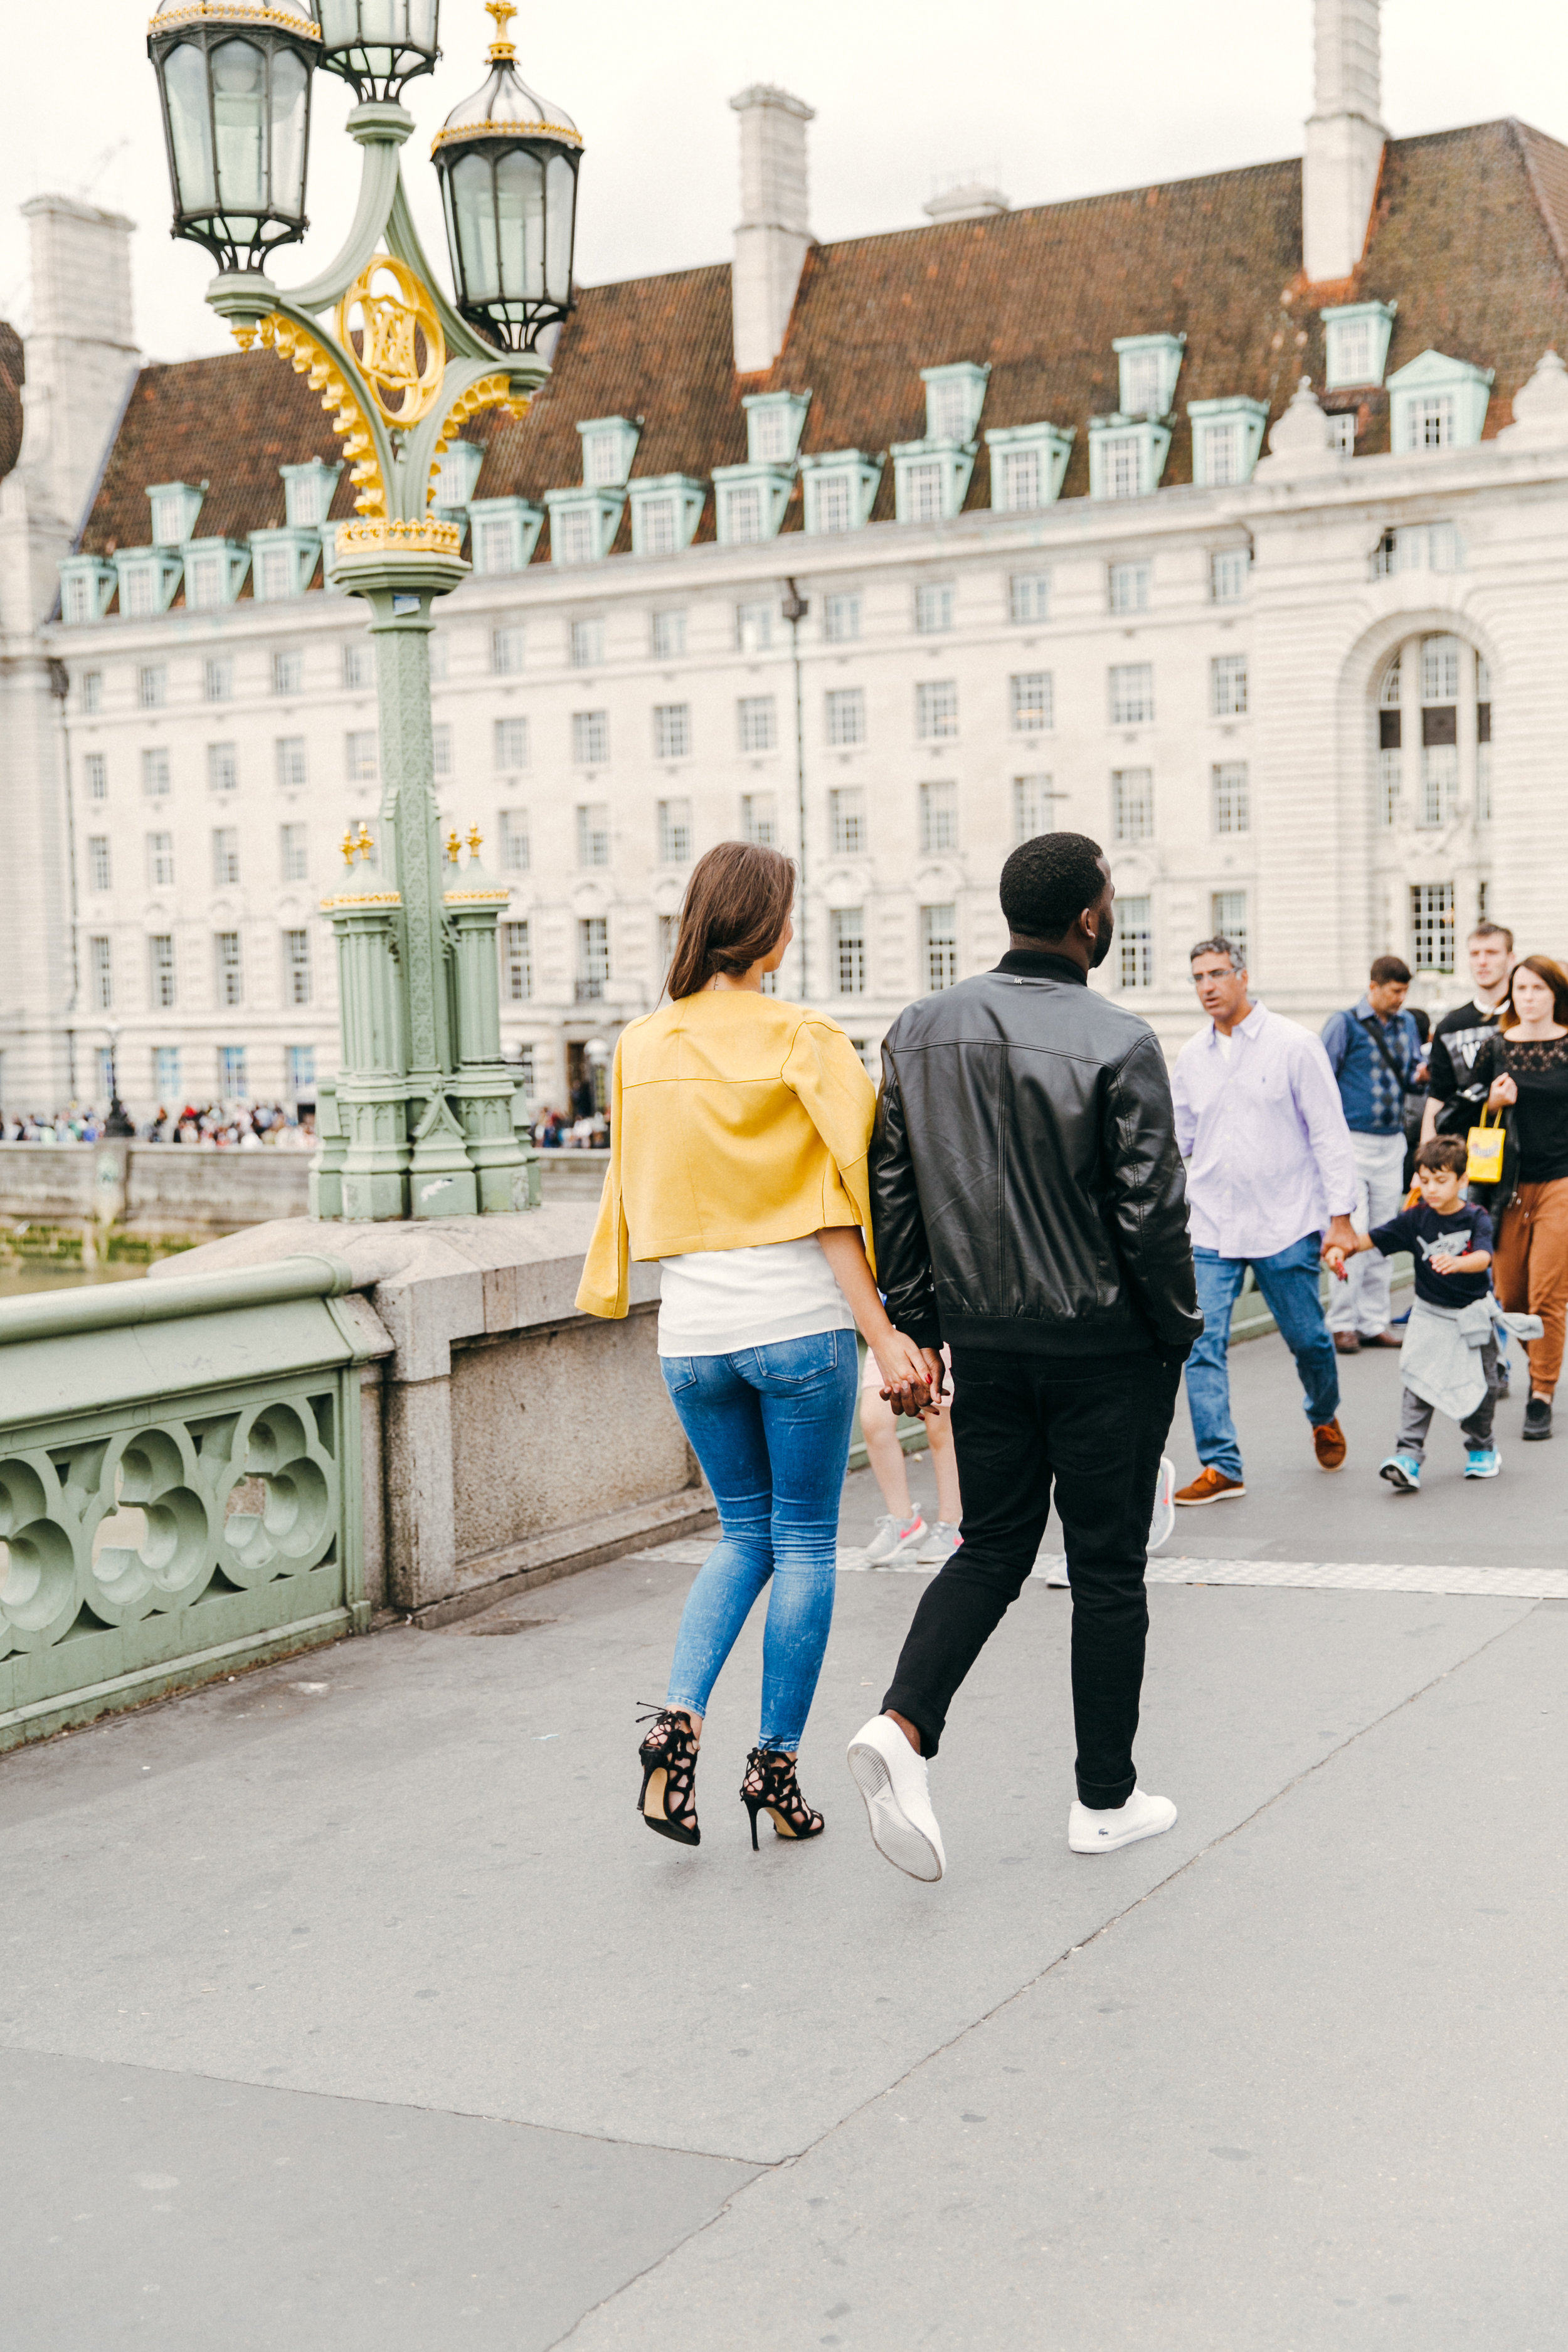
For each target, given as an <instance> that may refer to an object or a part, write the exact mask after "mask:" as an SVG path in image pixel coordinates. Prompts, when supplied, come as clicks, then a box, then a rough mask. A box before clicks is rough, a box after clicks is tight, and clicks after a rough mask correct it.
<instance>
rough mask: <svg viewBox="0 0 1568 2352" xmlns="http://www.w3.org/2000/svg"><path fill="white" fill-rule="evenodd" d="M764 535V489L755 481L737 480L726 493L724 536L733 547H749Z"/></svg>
mask: <svg viewBox="0 0 1568 2352" xmlns="http://www.w3.org/2000/svg"><path fill="white" fill-rule="evenodd" d="M762 535H763V494H762V491H761V489H760V488H759V487H758V486H757V484H756V483H755V482H737V483H735V484H734V485H733V487H732V488H730V489H727V490H726V491H725V493H724V536H725V538H726V540H727V541H729V543H730V545H731V547H749V546H752V545H753V544H754V543H755V542H756V541H758V540H760V539H761V537H762Z"/></svg>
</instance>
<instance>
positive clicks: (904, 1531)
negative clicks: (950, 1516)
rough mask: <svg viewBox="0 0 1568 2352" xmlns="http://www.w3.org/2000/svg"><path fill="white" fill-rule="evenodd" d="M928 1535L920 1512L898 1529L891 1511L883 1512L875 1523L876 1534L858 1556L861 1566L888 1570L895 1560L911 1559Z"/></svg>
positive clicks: (897, 1523)
mask: <svg viewBox="0 0 1568 2352" xmlns="http://www.w3.org/2000/svg"><path fill="white" fill-rule="evenodd" d="M930 1534H931V1529H930V1528H928V1527H927V1526H926V1523H925V1519H924V1517H923V1516H922V1514H921V1512H919V1511H917V1512H916V1513H915V1515H914V1517H913V1518H912V1519H910V1520H909V1521H908V1522H907V1524H906V1525H905V1526H903V1527H900V1525H899V1522H898V1520H897V1519H896V1518H895V1517H893V1514H892V1513H891V1511H885V1512H884V1513H883V1515H882V1517H880V1518H879V1520H878V1522H877V1532H876V1534H875V1535H874V1536H873V1537H872V1538H871V1540H870V1542H869V1543H868V1545H867V1546H866V1549H865V1550H864V1551H863V1552H862V1553H861V1555H860V1559H861V1565H862V1566H863V1567H866V1568H890V1567H891V1566H892V1564H893V1562H894V1561H895V1560H898V1559H913V1557H914V1555H915V1553H916V1552H918V1551H919V1549H920V1548H921V1544H922V1543H924V1542H925V1541H926V1539H927V1538H928V1537H929V1536H930Z"/></svg>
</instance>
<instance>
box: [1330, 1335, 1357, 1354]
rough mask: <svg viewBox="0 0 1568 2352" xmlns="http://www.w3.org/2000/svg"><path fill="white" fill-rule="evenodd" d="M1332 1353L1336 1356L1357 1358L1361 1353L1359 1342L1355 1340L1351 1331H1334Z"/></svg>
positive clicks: (1355, 1337)
mask: <svg viewBox="0 0 1568 2352" xmlns="http://www.w3.org/2000/svg"><path fill="white" fill-rule="evenodd" d="M1334 1353H1335V1355H1336V1356H1359V1355H1360V1353H1361V1341H1360V1339H1358V1338H1357V1336H1356V1334H1355V1333H1354V1332H1353V1331H1336V1332H1335V1333H1334Z"/></svg>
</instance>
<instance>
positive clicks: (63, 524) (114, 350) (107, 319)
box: [22, 196, 140, 536]
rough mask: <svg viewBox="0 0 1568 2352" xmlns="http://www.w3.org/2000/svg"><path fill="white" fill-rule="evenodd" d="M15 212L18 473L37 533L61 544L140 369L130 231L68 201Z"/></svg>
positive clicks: (41, 199)
mask: <svg viewBox="0 0 1568 2352" xmlns="http://www.w3.org/2000/svg"><path fill="white" fill-rule="evenodd" d="M22 211H23V213H24V214H25V215H26V219H27V222H28V226H29V227H30V229H31V233H32V261H33V331H32V333H31V334H30V335H29V336H28V338H27V385H26V415H27V426H26V438H25V440H24V442H23V445H22V470H23V472H24V474H25V476H26V483H27V494H28V500H29V504H30V505H31V507H32V509H33V511H34V517H35V521H36V523H37V524H40V525H43V526H44V527H45V528H47V527H48V526H50V525H52V526H53V527H54V529H55V530H57V531H63V532H64V533H66V534H67V535H68V536H69V535H70V534H72V533H74V531H75V530H76V529H77V526H78V524H79V522H80V520H81V517H82V509H84V507H85V506H86V504H87V501H88V499H89V496H90V495H91V492H92V489H93V486H94V484H95V483H96V482H97V480H98V477H99V472H100V468H101V467H102V464H103V460H104V457H105V454H106V452H107V448H108V444H109V436H110V434H111V433H112V432H113V430H114V428H115V425H116V424H117V423H118V422H119V418H120V414H121V409H122V408H123V407H124V405H125V395H126V393H127V392H128V391H129V389H130V386H131V383H132V378H133V377H134V375H135V373H136V370H137V368H138V366H139V365H140V354H139V353H138V352H137V349H136V341H135V331H134V327H133V324H132V309H131V232H132V227H133V226H134V223H133V222H131V221H128V220H126V219H125V218H124V217H123V216H122V215H121V214H119V213H105V212H100V211H99V209H98V207H97V206H96V205H84V204H81V203H79V201H78V200H77V199H76V198H75V197H73V196H35V197H34V198H33V200H32V202H31V203H30V204H26V205H23V206H22Z"/></svg>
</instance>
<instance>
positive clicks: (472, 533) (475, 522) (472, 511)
mask: <svg viewBox="0 0 1568 2352" xmlns="http://www.w3.org/2000/svg"><path fill="white" fill-rule="evenodd" d="M543 528H544V516H543V514H542V511H541V509H539V508H538V507H536V506H534V505H532V504H531V501H530V500H529V499H469V500H468V530H469V540H468V547H469V551H470V554H471V556H472V560H473V566H474V570H475V571H476V572H486V573H491V574H493V573H496V572H521V571H524V570H525V569H526V568H527V565H528V562H529V559H530V558H531V555H532V553H533V551H534V548H535V547H536V546H537V545H538V542H539V534H540V532H541V531H542V530H543Z"/></svg>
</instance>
